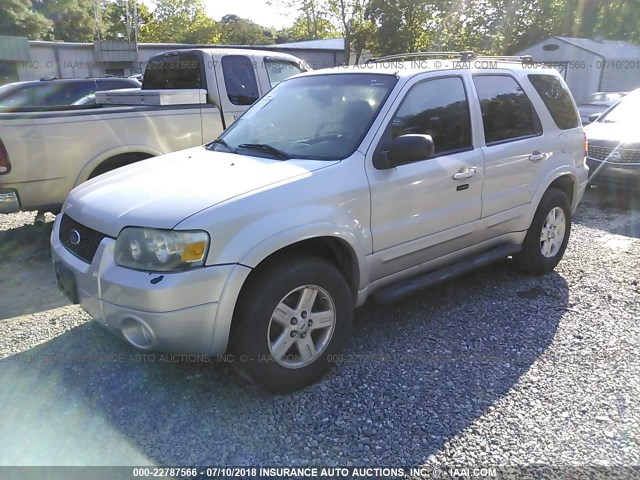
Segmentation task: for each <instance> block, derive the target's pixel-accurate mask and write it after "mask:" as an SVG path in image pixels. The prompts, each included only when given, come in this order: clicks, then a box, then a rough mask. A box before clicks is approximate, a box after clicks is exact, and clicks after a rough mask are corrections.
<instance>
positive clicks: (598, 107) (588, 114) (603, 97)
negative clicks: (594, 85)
mask: <svg viewBox="0 0 640 480" xmlns="http://www.w3.org/2000/svg"><path fill="white" fill-rule="evenodd" d="M626 94H627V92H596V93H594V94H592V95H591V96H590V97H589V100H587V101H586V102H585V103H583V104H581V105H580V106H579V107H578V112H580V120H582V124H583V125H588V124H589V123H591V122H593V120H595V118H594V116H595V115H597V114H601V113H603V112H604V111H605V110H607V109H608V108H609V107H611V106H613V105H615V104H616V103H618V102H619V101H620V100H622V97H624V96H625V95H626Z"/></svg>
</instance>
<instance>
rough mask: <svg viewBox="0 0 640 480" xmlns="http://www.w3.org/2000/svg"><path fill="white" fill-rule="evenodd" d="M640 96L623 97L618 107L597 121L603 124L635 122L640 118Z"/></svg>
mask: <svg viewBox="0 0 640 480" xmlns="http://www.w3.org/2000/svg"><path fill="white" fill-rule="evenodd" d="M639 110H640V94H636V95H633V96H627V97H625V98H624V99H623V100H622V101H621V102H620V103H618V105H616V106H615V107H613V108H612V109H611V110H609V111H608V112H607V113H606V114H604V115H603V116H602V117H600V119H599V121H602V122H605V123H630V122H637V121H638V118H640V116H639V114H638V111H639Z"/></svg>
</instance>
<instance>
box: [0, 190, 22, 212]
mask: <svg viewBox="0 0 640 480" xmlns="http://www.w3.org/2000/svg"><path fill="white" fill-rule="evenodd" d="M19 211H20V199H19V198H18V193H17V192H16V191H15V190H11V189H8V188H0V213H15V212H19Z"/></svg>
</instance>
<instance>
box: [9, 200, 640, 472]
mask: <svg viewBox="0 0 640 480" xmlns="http://www.w3.org/2000/svg"><path fill="white" fill-rule="evenodd" d="M33 216H34V215H33V214H32V213H27V214H15V215H0V358H1V360H0V379H1V383H0V406H1V408H2V421H1V422H0V465H12V464H31V465H67V464H70V465H93V464H98V465H126V464H158V465H210V464H214V465H223V464H226V465H257V464H264V465H292V464H293V465H341V466H349V465H372V464H373V465H420V464H425V463H430V464H440V465H452V464H456V465H466V466H470V465H481V464H484V465H494V466H495V465H532V464H544V465H618V466H619V465H639V464H640V348H638V347H640V323H639V321H638V320H639V319H640V302H639V301H638V297H639V293H640V285H639V279H640V278H639V277H640V275H639V273H640V199H638V198H633V197H626V198H623V199H618V198H616V196H615V195H613V194H612V193H611V192H599V191H594V190H592V191H589V192H588V194H587V198H586V200H585V202H584V203H583V204H582V205H581V206H580V208H579V210H578V212H577V215H576V217H575V219H574V221H575V223H574V230H573V234H572V237H571V242H570V244H569V248H568V249H567V253H566V255H565V258H564V260H563V261H562V262H561V263H560V265H559V267H558V268H557V270H556V272H555V273H553V274H550V275H547V276H545V277H528V276H524V275H521V274H518V273H515V272H514V271H512V270H511V269H510V267H509V265H508V262H504V263H501V264H497V265H494V266H491V267H489V268H485V269H483V270H481V271H478V272H475V273H473V274H471V275H467V276H465V277H463V278H461V279H459V280H457V281H455V282H453V283H450V284H447V285H443V286H440V287H437V288H432V289H430V290H427V291H425V292H423V293H421V294H419V295H416V296H414V297H412V298H411V299H409V300H407V301H405V302H402V303H398V304H395V305H392V306H388V307H381V306H378V305H375V304H371V303H370V304H367V305H366V306H365V307H364V308H362V309H360V310H358V311H357V313H356V317H355V323H354V328H353V332H352V337H351V340H350V342H349V343H348V346H347V351H346V353H345V362H344V363H342V364H341V365H339V366H338V367H337V368H336V369H335V370H334V371H333V372H332V373H331V374H330V375H329V376H328V377H327V378H326V379H325V380H324V381H323V382H321V383H319V384H316V385H314V386H312V387H310V388H308V389H306V390H304V391H301V392H297V393H295V394H292V395H287V396H272V395H270V394H267V393H265V392H262V391H259V390H258V389H256V388H255V387H253V386H251V385H247V384H245V383H244V382H243V381H242V380H240V379H239V378H238V376H237V375H236V374H235V373H234V371H233V369H232V368H230V366H229V365H225V364H196V363H189V362H170V361H169V362H167V361H163V360H171V359H170V358H168V357H162V356H160V355H156V356H155V357H154V358H153V359H152V358H151V357H147V358H144V357H142V355H141V354H140V353H139V352H138V351H136V350H134V349H133V348H131V347H129V346H127V345H126V344H124V343H122V342H121V341H119V340H118V339H116V338H114V337H112V336H110V335H109V334H108V333H106V332H104V331H103V330H102V329H101V328H100V327H98V326H96V325H94V324H93V323H91V322H89V321H88V317H87V315H86V314H84V313H83V312H82V311H81V310H80V309H79V308H77V307H75V306H70V305H68V303H67V302H66V301H65V299H64V298H63V297H62V296H61V295H60V294H59V293H58V292H57V291H56V290H55V287H54V285H53V276H52V273H51V268H50V266H49V254H48V235H49V232H50V225H49V228H45V229H42V230H36V229H34V228H33V227H32V226H30V225H29V223H30V222H32V221H33Z"/></svg>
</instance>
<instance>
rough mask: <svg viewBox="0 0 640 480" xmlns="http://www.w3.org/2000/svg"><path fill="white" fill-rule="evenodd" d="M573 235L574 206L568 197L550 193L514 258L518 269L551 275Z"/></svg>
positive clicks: (542, 203)
mask: <svg viewBox="0 0 640 480" xmlns="http://www.w3.org/2000/svg"><path fill="white" fill-rule="evenodd" d="M570 233H571V204H570V203H569V199H568V198H567V195H566V194H565V193H564V192H563V191H562V190H558V189H556V188H552V189H549V190H548V191H547V192H546V193H545V194H544V196H543V197H542V200H541V201H540V205H539V206H538V209H537V210H536V213H535V215H534V217H533V221H532V222H531V226H530V227H529V230H528V231H527V236H526V237H525V239H524V242H523V244H522V251H521V252H519V253H518V254H516V255H514V257H513V258H514V261H515V264H516V267H517V268H518V269H519V270H522V271H524V272H526V273H532V274H536V275H540V274H543V273H548V272H550V271H552V270H553V269H554V268H555V267H556V265H558V263H559V262H560V260H561V259H562V256H563V255H564V251H565V250H566V248H567V243H568V241H569V234H570Z"/></svg>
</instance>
